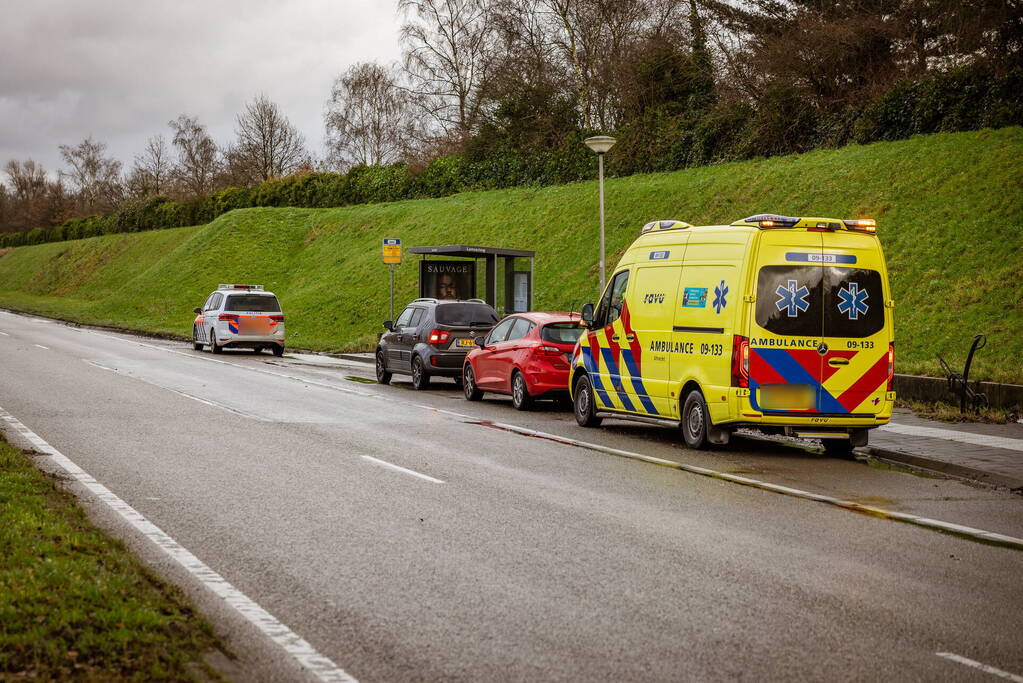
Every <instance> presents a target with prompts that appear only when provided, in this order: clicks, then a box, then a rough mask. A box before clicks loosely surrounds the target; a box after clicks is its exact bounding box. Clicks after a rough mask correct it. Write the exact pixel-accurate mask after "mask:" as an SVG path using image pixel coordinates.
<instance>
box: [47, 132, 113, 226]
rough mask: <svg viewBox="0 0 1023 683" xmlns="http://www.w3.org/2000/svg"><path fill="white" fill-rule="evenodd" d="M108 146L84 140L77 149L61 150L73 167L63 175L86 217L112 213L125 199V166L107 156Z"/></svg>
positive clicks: (89, 139)
mask: <svg viewBox="0 0 1023 683" xmlns="http://www.w3.org/2000/svg"><path fill="white" fill-rule="evenodd" d="M106 150H107V146H106V143H103V142H97V141H95V140H93V139H92V137H91V136H90V137H87V138H85V139H84V140H82V141H81V142H80V143H79V144H78V145H77V146H75V147H72V146H70V145H61V146H60V155H61V157H63V159H64V163H65V164H67V165H68V166H69V169H68V170H66V171H61V172H60V176H61V178H66V179H67V180H68V182H70V184H71V189H72V191H73V192H74V194H75V197H76V199H77V201H78V205H79V210H80V211H82V212H83V213H87V214H88V213H93V212H96V211H109V210H110V209H112V208H114V207H115V206H117V204H118V203H120V201H121V199H122V198H123V195H124V193H123V188H122V187H121V182H120V176H121V162H120V161H118V160H117V159H114V158H113V157H107V156H105V153H106Z"/></svg>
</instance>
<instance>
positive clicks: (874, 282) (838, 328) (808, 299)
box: [756, 266, 884, 338]
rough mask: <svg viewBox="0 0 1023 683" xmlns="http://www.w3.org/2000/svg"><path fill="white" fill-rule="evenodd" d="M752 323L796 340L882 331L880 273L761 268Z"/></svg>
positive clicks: (808, 268)
mask: <svg viewBox="0 0 1023 683" xmlns="http://www.w3.org/2000/svg"><path fill="white" fill-rule="evenodd" d="M756 313H757V314H756V318H757V324H758V325H760V326H761V327H762V328H764V329H765V330H767V331H769V332H773V333H774V334H779V335H787V336H799V337H820V336H822V335H823V336H825V337H853V338H857V337H869V336H871V335H873V334H876V333H877V332H879V331H880V330H881V329H882V328H883V327H884V293H883V291H882V289H881V274H880V273H878V272H877V271H876V270H866V269H863V268H839V267H835V266H827V267H813V266H765V267H764V268H761V269H760V275H759V277H758V278H757V311H756Z"/></svg>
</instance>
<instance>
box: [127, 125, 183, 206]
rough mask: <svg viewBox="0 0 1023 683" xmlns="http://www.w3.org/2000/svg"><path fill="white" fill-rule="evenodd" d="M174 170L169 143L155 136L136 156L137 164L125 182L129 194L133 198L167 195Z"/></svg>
mask: <svg viewBox="0 0 1023 683" xmlns="http://www.w3.org/2000/svg"><path fill="white" fill-rule="evenodd" d="M172 170H173V167H172V164H171V158H170V152H169V150H168V149H167V143H166V142H165V141H164V139H163V136H162V135H154V136H153V137H151V138H149V140H147V141H146V148H145V149H144V150H143V151H142V153H141V154H137V155H135V163H134V165H133V166H132V169H131V172H130V173H129V174H128V178H127V179H126V181H125V185H126V186H127V189H128V193H129V194H131V195H132V196H133V197H149V196H152V195H158V194H165V193H166V192H167V191H168V190H169V189H170V188H169V185H170V178H171V171H172Z"/></svg>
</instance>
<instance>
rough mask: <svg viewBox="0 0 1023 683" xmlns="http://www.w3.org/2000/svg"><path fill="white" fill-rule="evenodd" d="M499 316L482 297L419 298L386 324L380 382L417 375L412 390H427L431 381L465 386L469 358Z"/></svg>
mask: <svg viewBox="0 0 1023 683" xmlns="http://www.w3.org/2000/svg"><path fill="white" fill-rule="evenodd" d="M497 320H498V318H497V312H496V311H494V309H493V308H492V307H491V306H490V305H489V304H487V303H485V302H484V301H482V300H480V299H468V300H464V301H463V300H458V301H447V300H438V299H416V300H415V301H413V302H412V303H410V304H409V305H408V307H407V308H406V309H405V310H404V311H402V312H401V315H399V316H398V319H397V320H395V321H393V322H392V321H390V320H388V321H387V322H385V323H384V329H386V330H387V331H386V332H384V334H383V336H381V337H380V343H379V344H378V345H377V351H376V364H377V381H378V382H380V383H381V384H387V383H388V382H390V381H391V375H392V374H393V373H395V372H397V373H401V374H404V375H412V386H413V387H415V388H416V389H426V388H427V387H429V386H430V378H431V377H451V378H453V379H454V380H455V381H456V382H461V379H462V365H463V364H464V363H465V354H467V353H468V352H469V351H470V350H472V349H474V348H476V338H477V337H479V338H483V337H485V336H486V334H487V332H489V331H490V328H491V327H493V326H494V325H495V324H496V323H497Z"/></svg>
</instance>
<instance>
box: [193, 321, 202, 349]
mask: <svg viewBox="0 0 1023 683" xmlns="http://www.w3.org/2000/svg"><path fill="white" fill-rule="evenodd" d="M202 347H203V343H202V342H201V341H199V330H198V329H196V327H195V325H193V326H192V348H193V349H195V350H196V351H202Z"/></svg>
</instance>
